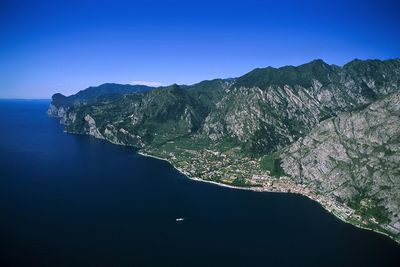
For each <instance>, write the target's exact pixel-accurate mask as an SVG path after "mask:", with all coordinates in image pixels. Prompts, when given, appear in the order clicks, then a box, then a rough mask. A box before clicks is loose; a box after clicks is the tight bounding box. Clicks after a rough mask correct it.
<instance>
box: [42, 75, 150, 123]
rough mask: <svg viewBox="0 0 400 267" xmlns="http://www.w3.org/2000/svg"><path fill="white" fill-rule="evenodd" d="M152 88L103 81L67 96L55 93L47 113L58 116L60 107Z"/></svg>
mask: <svg viewBox="0 0 400 267" xmlns="http://www.w3.org/2000/svg"><path fill="white" fill-rule="evenodd" d="M154 88H155V87H149V86H145V85H130V84H116V83H105V84H102V85H100V86H91V87H89V88H86V89H84V90H81V91H79V92H78V93H76V94H74V95H71V96H68V97H67V96H64V95H63V94H60V93H57V94H54V95H53V96H52V98H51V100H52V101H51V106H50V109H49V111H48V114H49V115H54V116H58V114H57V112H58V111H59V109H61V108H62V110H64V109H67V108H69V107H70V106H73V105H78V104H90V103H94V102H99V101H110V100H117V99H119V98H120V97H121V96H122V95H123V94H128V93H138V92H146V91H149V90H152V89H154Z"/></svg>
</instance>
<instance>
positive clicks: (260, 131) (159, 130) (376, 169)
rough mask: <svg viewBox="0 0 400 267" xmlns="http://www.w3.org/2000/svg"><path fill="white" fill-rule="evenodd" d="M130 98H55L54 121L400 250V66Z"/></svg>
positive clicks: (285, 74)
mask: <svg viewBox="0 0 400 267" xmlns="http://www.w3.org/2000/svg"><path fill="white" fill-rule="evenodd" d="M121 88H122V87H121ZM121 88H120V89H118V90H120V91H119V93H110V90H99V91H96V90H95V89H91V90H90V91H89V92H90V93H78V94H77V95H75V96H71V97H68V98H67V97H64V96H60V95H57V94H56V95H55V96H53V101H52V104H51V106H50V108H49V114H50V115H54V116H58V117H60V119H61V122H62V123H64V124H65V129H66V131H68V132H72V133H79V134H88V135H91V136H94V137H96V138H101V139H105V140H108V141H110V142H113V143H116V144H122V145H130V146H133V147H135V148H137V149H138V150H139V151H140V152H142V153H146V154H150V155H153V156H157V157H161V158H164V159H167V160H168V161H170V162H171V163H172V164H173V165H174V166H175V167H176V168H178V169H179V170H181V171H182V172H183V173H185V174H187V175H188V176H190V177H197V178H199V179H202V180H208V181H214V182H218V183H224V184H228V185H235V186H246V187H251V188H252V189H254V190H260V191H278V192H297V193H300V194H303V195H306V196H308V197H310V198H312V199H315V200H316V201H319V202H320V203H321V204H322V205H323V206H324V207H326V208H327V209H328V210H330V211H331V212H333V213H334V214H336V215H337V216H338V217H340V218H342V219H344V220H346V221H350V222H352V223H354V224H356V225H360V226H362V227H367V228H371V229H375V230H378V231H380V232H384V233H386V234H388V235H390V236H391V237H393V238H395V239H396V240H397V241H399V242H400V238H399V230H400V228H399V227H400V225H399V217H398V216H399V203H400V198H399V193H400V188H399V177H400V171H399V167H398V162H399V152H398V151H399V150H398V148H399V125H398V123H399V114H398V108H399V106H400V105H399V101H398V95H399V92H400V90H399V88H400V60H399V59H395V60H385V61H380V60H365V61H361V60H354V61H351V62H349V63H348V64H346V65H344V66H343V67H339V66H335V65H328V64H326V63H324V62H323V61H322V60H315V61H312V62H310V63H307V64H304V65H301V66H297V67H293V66H286V67H282V68H278V69H276V68H271V67H268V68H263V69H255V70H253V71H251V72H249V73H247V74H245V75H243V76H241V77H238V78H235V79H215V80H210V81H203V82H200V83H197V84H194V85H189V86H188V85H180V86H179V85H176V84H174V85H171V86H168V87H160V88H144V89H143V88H142V89H143V90H142V89H140V88H136V89H138V90H136V89H135V90H133V88H129V90H131V89H132V90H131V91H129V90H128V91H126V90H125V89H121ZM92 90H94V91H93V92H92ZM114 92H115V91H114ZM286 174H287V175H289V176H290V177H289V176H288V177H286V176H287V175H286Z"/></svg>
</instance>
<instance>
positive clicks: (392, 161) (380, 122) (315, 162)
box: [281, 92, 400, 238]
mask: <svg viewBox="0 0 400 267" xmlns="http://www.w3.org/2000/svg"><path fill="white" fill-rule="evenodd" d="M281 158H282V167H283V169H284V171H285V173H287V174H289V175H290V176H291V177H292V179H294V181H296V183H298V184H302V185H305V186H306V187H307V188H311V189H313V190H314V191H316V192H318V193H319V194H321V195H324V196H329V197H331V198H333V199H335V200H336V201H338V202H340V203H344V204H346V205H347V206H349V207H351V208H352V209H354V210H355V211H356V212H358V213H359V214H360V215H361V216H362V219H363V220H366V221H367V224H369V227H381V228H383V229H384V230H385V231H387V232H389V233H390V234H392V235H396V236H397V238H399V237H400V236H399V233H400V217H399V216H400V164H399V162H400V93H398V92H397V93H394V94H391V95H389V96H387V97H385V98H383V99H381V100H378V101H376V102H374V103H372V104H370V105H368V106H367V107H365V108H363V109H361V110H356V111H352V112H346V113H342V114H340V115H339V116H337V117H335V118H331V119H327V120H325V121H323V122H321V123H320V124H319V125H318V126H316V127H315V128H313V129H312V131H311V132H310V133H309V134H308V135H307V136H305V137H304V138H300V139H299V140H298V141H297V142H295V143H294V144H292V145H290V146H289V147H288V148H286V149H285V150H284V152H283V153H282V155H281Z"/></svg>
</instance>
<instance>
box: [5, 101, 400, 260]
mask: <svg viewBox="0 0 400 267" xmlns="http://www.w3.org/2000/svg"><path fill="white" fill-rule="evenodd" d="M49 103H50V102H49V101H48V100H35V101H28V100H0V114H1V116H0V125H1V130H0V261H1V262H0V266H225V265H226V266H399V265H398V264H399V263H400V246H399V245H397V244H396V243H395V242H394V241H392V240H390V239H389V238H387V237H385V236H383V235H380V234H377V233H374V232H371V231H368V230H363V229H359V228H356V227H354V226H352V225H350V224H346V223H343V222H341V221H340V220H338V219H337V218H335V217H334V216H333V215H331V214H329V213H328V212H327V211H325V210H324V209H323V208H322V207H321V206H320V205H319V204H318V203H316V202H314V201H312V200H309V199H308V198H305V197H302V196H299V195H294V194H280V193H258V192H251V191H245V190H235V189H230V188H225V187H220V186H217V185H213V184H207V183H202V182H196V181H192V180H189V179H187V178H186V177H185V176H183V175H182V174H180V173H179V172H177V171H176V170H175V169H174V168H173V167H172V166H171V165H170V164H169V163H167V162H165V161H161V160H157V159H154V158H148V157H144V156H141V155H138V154H136V153H135V152H134V150H133V149H131V148H128V147H122V146H117V145H113V144H110V143H108V142H106V141H102V140H96V139H94V138H91V137H88V136H80V135H72V134H67V133H64V132H63V127H62V125H60V124H59V122H58V120H57V119H54V118H49V117H47V115H46V109H47V107H48V105H49ZM177 218H185V220H183V221H181V222H177V221H176V219H177Z"/></svg>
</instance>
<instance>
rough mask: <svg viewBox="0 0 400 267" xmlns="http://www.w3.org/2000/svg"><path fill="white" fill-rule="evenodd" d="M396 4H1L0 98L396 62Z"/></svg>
mask: <svg viewBox="0 0 400 267" xmlns="http://www.w3.org/2000/svg"><path fill="white" fill-rule="evenodd" d="M399 14H400V1H396V0H393V1H389V0H379V1H368V0H364V1H350V0H348V1H340V0H336V1H335V0H331V1H324V0H319V1H300V0H298V1H290V0H279V1H267V0H264V1H254V0H245V1H233V0H232V1H218V0H213V1H208V0H202V1H189V0H187V1H168V0H164V1H151V0H150V1H145V0H142V1H118V0H113V1H101V0H98V1H74V0H70V1H57V0H53V1H39V0H38V1H15V0H9V1H7V0H1V1H0V34H1V35H0V98H49V97H50V96H51V95H52V94H53V93H55V92H61V93H63V94H66V95H69V94H73V93H75V92H77V91H78V90H80V89H84V88H86V87H88V86H91V85H99V84H102V83H105V82H116V83H124V84H126V83H131V82H133V81H136V82H137V81H145V82H153V83H155V84H157V83H160V84H163V85H167V84H171V83H178V84H182V83H184V84H191V83H195V82H198V81H201V80H204V79H212V78H218V77H221V78H228V77H236V76H239V75H242V74H244V73H246V72H248V71H250V70H251V69H253V68H256V67H265V66H274V67H279V66H283V65H299V64H302V63H305V62H308V61H310V60H313V59H316V58H321V59H323V60H324V61H326V62H327V63H330V64H332V63H333V64H338V65H342V64H344V63H346V62H348V61H350V60H352V59H354V58H360V59H367V58H378V59H387V58H397V57H400V15H399Z"/></svg>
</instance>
